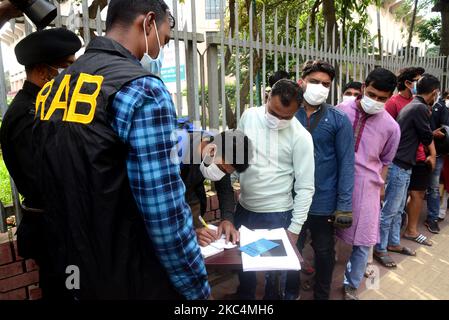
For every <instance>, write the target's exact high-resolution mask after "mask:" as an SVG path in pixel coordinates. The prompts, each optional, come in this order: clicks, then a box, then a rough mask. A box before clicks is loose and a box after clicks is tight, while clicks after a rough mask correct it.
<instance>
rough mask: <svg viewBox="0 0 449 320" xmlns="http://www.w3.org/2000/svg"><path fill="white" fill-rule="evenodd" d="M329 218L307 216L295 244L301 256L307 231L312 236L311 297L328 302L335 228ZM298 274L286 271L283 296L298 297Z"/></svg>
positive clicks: (288, 297) (333, 259)
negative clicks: (312, 273) (312, 284)
mask: <svg viewBox="0 0 449 320" xmlns="http://www.w3.org/2000/svg"><path fill="white" fill-rule="evenodd" d="M329 218H330V217H329V216H319V215H313V214H309V216H308V217H307V221H306V222H305V224H304V225H303V227H302V230H301V233H300V234H299V239H298V243H297V247H298V251H299V252H300V253H301V254H302V250H303V249H304V245H305V241H306V235H307V229H309V230H310V234H311V236H312V248H313V251H314V253H315V270H316V271H315V286H314V289H313V296H314V299H315V300H328V299H329V293H330V288H331V283H332V273H333V271H334V265H335V230H334V229H335V228H334V226H333V224H332V223H331V222H329ZM299 286H300V272H299V271H288V272H287V283H286V288H285V296H286V298H287V299H295V298H296V297H298V295H299Z"/></svg>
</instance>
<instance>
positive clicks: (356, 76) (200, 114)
mask: <svg viewBox="0 0 449 320" xmlns="http://www.w3.org/2000/svg"><path fill="white" fill-rule="evenodd" d="M168 1H170V0H168ZM52 2H53V3H54V4H55V5H56V6H57V8H58V16H57V18H56V19H55V21H54V22H53V24H52V25H51V26H52V27H60V26H64V27H66V28H68V29H70V30H72V31H75V32H78V33H79V35H80V36H82V37H83V39H84V43H88V42H89V41H90V40H91V38H92V37H95V36H101V35H104V32H105V21H103V20H102V19H101V10H100V7H98V8H97V12H96V15H95V18H94V19H91V18H89V10H90V9H91V11H92V8H89V2H88V0H82V1H81V14H80V13H77V12H76V10H75V7H74V5H73V4H72V5H71V9H70V12H69V14H68V15H67V16H62V15H61V7H60V4H59V2H58V1H52ZM108 2H109V1H108ZM237 3H238V2H237ZM171 6H172V11H173V12H172V14H173V16H174V17H175V19H176V21H179V20H178V18H179V9H180V5H179V1H177V0H172V1H171ZM190 6H191V8H190V9H191V12H192V14H191V17H190V18H191V28H190V30H188V27H187V23H184V25H182V26H180V25H179V23H177V26H176V27H175V29H174V30H173V32H172V39H173V40H174V45H175V58H176V59H175V60H176V78H177V79H176V89H177V90H176V93H175V99H174V100H175V104H176V107H177V111H178V114H179V115H181V112H182V110H183V99H182V94H183V93H182V88H181V80H180V72H181V70H180V68H181V67H180V50H185V53H186V54H185V57H186V83H187V105H188V115H189V116H190V117H191V119H192V120H194V121H201V120H202V124H203V126H208V127H209V128H211V129H225V128H227V127H229V126H235V125H236V123H237V122H238V120H239V118H240V114H241V112H242V111H243V110H244V109H246V108H248V107H252V106H254V105H256V104H259V103H257V101H256V100H257V99H256V100H255V98H254V93H255V92H264V91H265V90H264V88H265V87H266V82H267V74H271V73H273V72H274V71H277V70H279V69H284V70H285V71H288V72H291V73H292V74H294V77H295V78H296V79H299V77H300V72H301V65H302V63H303V62H304V61H306V60H309V59H322V60H326V61H328V62H330V63H331V64H332V65H334V66H335V67H336V70H337V77H336V80H335V84H336V85H334V86H333V87H332V90H331V94H330V97H329V102H330V103H332V104H336V103H337V102H338V101H339V100H340V98H341V88H342V87H343V85H344V84H345V83H346V82H348V81H349V80H353V81H361V82H363V80H364V79H365V77H366V75H367V74H368V73H369V72H370V71H371V70H372V69H374V68H375V67H377V66H382V67H385V68H388V69H390V70H392V71H393V72H396V71H398V70H399V69H401V68H403V67H407V66H421V67H423V68H425V69H426V71H427V72H429V73H432V74H434V75H435V76H437V77H439V78H440V79H441V81H442V83H443V84H444V87H445V88H448V87H449V79H448V77H446V70H447V69H448V60H447V59H446V57H442V56H432V57H430V56H426V55H425V52H415V51H412V50H409V51H407V50H401V49H402V45H401V44H399V43H390V42H382V44H381V47H382V48H381V49H380V50H379V49H378V48H376V47H375V45H374V41H373V40H372V39H370V38H368V37H363V36H361V35H357V34H356V33H355V32H354V33H350V32H348V33H347V34H346V37H345V39H344V36H343V33H342V30H341V28H340V31H339V32H337V31H336V28H334V27H330V26H327V25H325V26H324V30H322V29H323V28H321V27H320V26H319V24H318V23H315V25H311V22H310V20H308V21H307V22H306V23H305V24H304V25H301V24H300V20H299V17H293V18H291V17H289V16H288V15H287V16H286V17H280V16H278V13H277V11H275V12H269V13H267V12H266V10H265V8H264V7H258V9H257V15H255V14H254V7H253V6H251V7H250V9H249V17H248V22H249V23H248V24H247V27H245V28H243V27H242V26H241V25H240V23H239V19H240V20H241V18H242V17H240V16H239V10H238V7H237V4H236V7H235V8H234V12H235V16H234V20H235V24H234V26H233V27H234V28H233V29H234V32H233V34H231V33H230V32H228V31H226V30H225V20H226V21H227V18H226V17H225V16H226V12H227V11H229V9H230V8H226V1H225V0H220V7H221V10H220V19H219V21H218V25H217V31H216V32H208V33H206V36H205V35H204V34H200V33H197V17H196V1H195V0H191V1H190ZM103 10H104V8H103ZM91 15H92V14H91ZM267 17H268V18H267ZM254 19H257V26H258V29H260V32H258V33H257V34H255V33H254V32H253V31H254V30H253V22H255V21H256V20H254ZM284 19H285V30H286V31H285V38H283V39H280V37H278V31H279V28H280V26H281V23H282V24H283V23H284V21H283V20H284ZM281 20H282V22H280V21H281ZM11 22H12V24H11V28H10V30H6V31H5V32H3V34H2V36H1V38H0V40H1V41H3V42H7V43H8V44H14V43H16V42H17V41H18V40H20V39H21V38H23V37H24V36H25V35H27V34H29V33H30V32H32V31H33V27H32V25H31V24H30V23H29V22H28V21H27V20H26V19H23V18H19V19H17V20H16V21H11ZM268 22H269V24H270V25H271V24H272V25H273V30H267V28H266V26H267V25H268ZM290 23H293V25H294V26H296V28H293V29H295V32H290V29H292V28H291V27H290ZM328 28H332V37H331V39H329V40H328V37H326V35H327V33H328V32H327V31H328ZM268 31H270V32H268ZM268 33H270V36H269V37H267V34H268ZM320 34H322V35H324V36H323V37H322V38H323V40H320V36H319V35H320ZM202 42H206V45H207V49H206V52H204V53H201V52H199V50H198V43H202ZM226 52H229V53H230V56H229V57H230V59H228V61H226V58H225V56H226ZM379 52H380V54H379ZM268 61H272V62H274V63H273V64H272V68H271V67H269V65H268V63H267V62H268ZM281 62H284V63H285V64H284V63H283V64H282V65H281ZM227 64H228V65H229V64H232V65H233V70H234V71H233V72H231V73H230V72H227V71H226V69H227ZM270 65H271V64H270ZM206 67H207V68H206ZM256 69H257V70H258V74H259V75H260V78H259V79H261V81H255V78H256V76H257V74H256V72H255V70H256ZM217 71H219V72H217ZM243 73H245V74H246V75H247V76H246V78H247V79H245V81H246V83H244V82H245V81H242V80H243V79H242V74H243ZM206 75H207V77H206ZM206 78H207V81H206ZM226 81H228V82H231V83H233V84H234V85H235V94H234V97H231V96H229V93H227V92H226V88H225V83H226ZM245 85H246V88H245ZM206 87H207V98H206V94H205V91H206ZM5 88H6V85H5V77H4V72H3V61H2V56H1V50H0V111H1V114H2V115H3V114H4V112H5V111H6V108H7V105H6V89H5ZM244 90H246V91H248V95H247V96H246V97H243V99H240V96H241V93H242V91H244ZM199 92H201V94H199ZM244 92H245V91H244ZM200 96H201V100H200ZM230 101H233V102H232V103H231V102H230ZM200 102H201V105H200ZM227 110H228V111H227ZM228 115H229V116H233V117H234V119H228ZM234 120H235V121H234ZM13 189H14V190H13V195H14V197H13V198H14V209H15V213H16V220H17V221H20V206H19V200H18V199H19V197H18V194H17V191H16V190H15V188H14V187H13ZM1 212H4V211H1ZM1 220H2V221H4V217H3V218H2V219H1ZM2 226H3V224H2V223H0V227H2ZM0 231H1V230H0Z"/></svg>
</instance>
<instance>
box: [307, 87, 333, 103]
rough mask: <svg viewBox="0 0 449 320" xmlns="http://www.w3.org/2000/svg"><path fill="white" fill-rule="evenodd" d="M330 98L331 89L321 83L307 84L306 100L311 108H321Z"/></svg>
mask: <svg viewBox="0 0 449 320" xmlns="http://www.w3.org/2000/svg"><path fill="white" fill-rule="evenodd" d="M328 96H329V88H326V87H325V86H323V85H322V84H321V83H307V86H306V91H305V92H304V99H305V100H306V101H307V103H308V104H310V105H311V106H319V105H321V104H322V103H324V102H325V101H326V99H327V97H328Z"/></svg>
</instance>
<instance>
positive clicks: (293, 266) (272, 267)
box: [239, 226, 301, 271]
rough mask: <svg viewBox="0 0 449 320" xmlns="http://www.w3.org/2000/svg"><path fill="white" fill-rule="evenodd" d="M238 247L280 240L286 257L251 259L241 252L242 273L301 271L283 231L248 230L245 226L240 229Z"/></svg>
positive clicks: (258, 257) (296, 257)
mask: <svg viewBox="0 0 449 320" xmlns="http://www.w3.org/2000/svg"><path fill="white" fill-rule="evenodd" d="M239 231H240V245H241V246H244V245H247V244H249V243H251V242H254V241H257V240H259V239H262V238H264V239H267V240H282V243H283V245H284V248H285V252H286V254H287V255H286V256H279V257H263V256H257V257H251V256H250V255H248V254H246V253H244V252H242V265H243V271H276V270H301V264H300V263H299V259H298V256H297V255H296V253H295V250H294V249H293V247H292V245H291V243H290V240H289V239H288V236H287V233H286V231H285V229H283V228H279V229H272V230H267V229H258V230H250V229H248V228H246V227H245V226H241V227H240V229H239Z"/></svg>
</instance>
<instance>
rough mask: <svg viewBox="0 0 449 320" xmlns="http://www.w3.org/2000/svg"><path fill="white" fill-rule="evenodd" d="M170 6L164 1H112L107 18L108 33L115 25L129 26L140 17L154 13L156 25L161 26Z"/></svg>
mask: <svg viewBox="0 0 449 320" xmlns="http://www.w3.org/2000/svg"><path fill="white" fill-rule="evenodd" d="M168 10H169V8H168V6H167V4H166V3H165V2H164V1H163V0H111V1H110V2H109V6H108V14H107V17H106V31H108V30H110V29H111V27H112V26H114V25H115V24H120V25H122V26H125V27H126V26H129V25H130V24H131V23H132V22H133V21H134V20H135V19H136V17H137V16H138V15H141V14H147V13H148V12H150V11H153V12H154V13H155V14H156V24H157V25H159V24H160V23H161V22H162V21H163V20H164V18H165V16H166V14H167V13H168Z"/></svg>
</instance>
